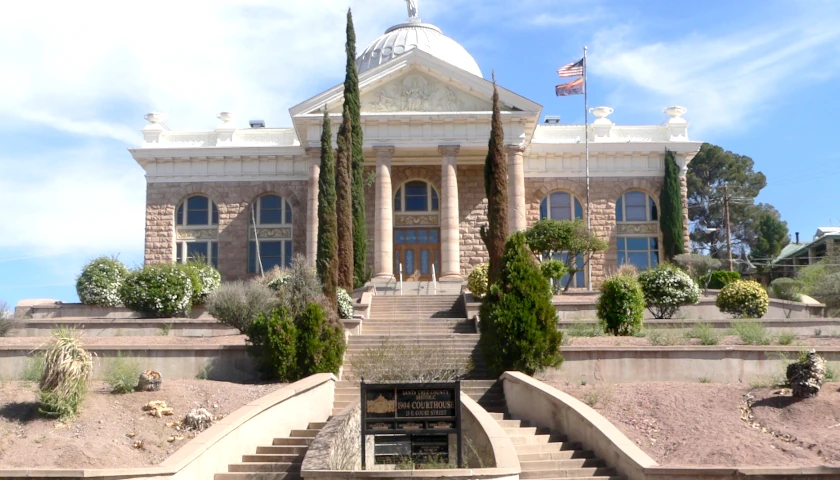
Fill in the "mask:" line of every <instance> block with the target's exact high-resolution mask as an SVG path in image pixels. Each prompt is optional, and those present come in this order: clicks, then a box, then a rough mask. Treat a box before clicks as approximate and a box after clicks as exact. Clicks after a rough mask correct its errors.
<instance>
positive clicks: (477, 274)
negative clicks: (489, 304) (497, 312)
mask: <svg viewBox="0 0 840 480" xmlns="http://www.w3.org/2000/svg"><path fill="white" fill-rule="evenodd" d="M488 268H490V264H487V263H482V264H481V265H476V266H475V268H473V271H472V272H470V274H469V276H468V277H467V288H469V289H470V292H472V294H473V296H474V297H475V298H481V297H483V296H484V294H485V293H487V269H488Z"/></svg>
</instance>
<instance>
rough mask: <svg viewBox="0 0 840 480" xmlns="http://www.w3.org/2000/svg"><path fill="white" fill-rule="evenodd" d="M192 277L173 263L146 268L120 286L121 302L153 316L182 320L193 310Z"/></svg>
mask: <svg viewBox="0 0 840 480" xmlns="http://www.w3.org/2000/svg"><path fill="white" fill-rule="evenodd" d="M193 293H194V289H193V284H192V280H191V279H190V276H189V275H187V273H186V272H184V270H183V269H181V268H180V267H179V266H177V265H174V264H168V263H166V264H157V265H147V266H146V267H143V268H142V269H140V270H136V271H134V272H131V273H130V274H129V275H128V277H127V278H126V279H125V281H124V282H123V285H122V287H120V298H121V299H122V303H123V304H124V305H125V306H126V307H128V308H129V309H131V310H133V311H135V312H138V313H141V314H143V315H146V316H150V317H159V318H161V317H182V316H186V315H187V314H189V313H190V310H191V309H192V297H193Z"/></svg>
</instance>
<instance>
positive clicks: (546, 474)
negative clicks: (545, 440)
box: [519, 467, 615, 479]
mask: <svg viewBox="0 0 840 480" xmlns="http://www.w3.org/2000/svg"><path fill="white" fill-rule="evenodd" d="M612 475H615V470H613V469H612V468H605V467H591V468H589V467H586V468H558V469H553V470H531V471H527V472H526V471H523V472H522V473H520V474H519V478H522V479H528V478H580V477H591V476H612Z"/></svg>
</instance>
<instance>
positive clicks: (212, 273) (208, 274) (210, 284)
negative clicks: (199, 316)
mask: <svg viewBox="0 0 840 480" xmlns="http://www.w3.org/2000/svg"><path fill="white" fill-rule="evenodd" d="M179 267H180V268H181V269H182V270H183V271H184V273H186V274H187V275H188V276H189V277H190V281H191V282H192V285H193V294H192V304H193V305H202V304H204V302H205V301H206V300H207V296H208V295H210V294H211V293H213V292H215V291H216V289H218V288H219V286H220V285H221V284H222V276H221V275H220V274H219V271H218V270H216V268H215V267H213V265H210V264H208V263H206V262H204V261H201V260H190V261H189V262H187V263H182V264H179Z"/></svg>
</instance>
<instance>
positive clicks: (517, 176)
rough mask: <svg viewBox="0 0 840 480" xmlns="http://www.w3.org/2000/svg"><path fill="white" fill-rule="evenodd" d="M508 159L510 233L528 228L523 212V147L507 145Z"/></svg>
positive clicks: (526, 218)
mask: <svg viewBox="0 0 840 480" xmlns="http://www.w3.org/2000/svg"><path fill="white" fill-rule="evenodd" d="M505 149H506V150H507V158H508V227H509V228H510V233H514V232H521V231H523V230H525V229H526V228H528V217H527V215H526V212H525V165H524V162H523V159H522V156H523V153H524V152H525V146H524V145H507V146H506V147H505Z"/></svg>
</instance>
